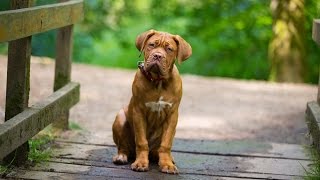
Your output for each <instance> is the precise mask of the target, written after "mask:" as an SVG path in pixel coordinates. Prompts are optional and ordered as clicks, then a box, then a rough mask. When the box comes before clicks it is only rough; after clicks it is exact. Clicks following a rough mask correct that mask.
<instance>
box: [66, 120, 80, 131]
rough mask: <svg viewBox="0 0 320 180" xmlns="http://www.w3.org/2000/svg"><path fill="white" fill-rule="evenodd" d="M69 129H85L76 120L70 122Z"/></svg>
mask: <svg viewBox="0 0 320 180" xmlns="http://www.w3.org/2000/svg"><path fill="white" fill-rule="evenodd" d="M69 129H71V130H83V128H82V127H81V126H80V125H79V124H77V123H76V122H73V121H70V122H69Z"/></svg>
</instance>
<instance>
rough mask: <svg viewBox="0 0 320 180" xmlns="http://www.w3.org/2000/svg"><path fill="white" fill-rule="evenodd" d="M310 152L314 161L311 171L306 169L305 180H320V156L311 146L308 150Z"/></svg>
mask: <svg viewBox="0 0 320 180" xmlns="http://www.w3.org/2000/svg"><path fill="white" fill-rule="evenodd" d="M306 149H307V150H308V151H309V154H310V157H311V159H312V161H313V163H312V164H311V166H310V168H309V170H306V169H305V172H306V174H305V177H304V179H305V180H319V179H320V154H319V152H318V151H317V150H316V148H314V147H312V146H310V147H307V148H306Z"/></svg>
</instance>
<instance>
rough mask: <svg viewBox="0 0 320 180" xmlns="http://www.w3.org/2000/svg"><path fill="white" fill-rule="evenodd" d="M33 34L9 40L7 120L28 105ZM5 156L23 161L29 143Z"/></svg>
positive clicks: (15, 4) (17, 1)
mask: <svg viewBox="0 0 320 180" xmlns="http://www.w3.org/2000/svg"><path fill="white" fill-rule="evenodd" d="M31 5H32V0H14V1H11V9H20V8H27V7H30V6H31ZM30 56H31V36H29V37H25V38H22V39H18V40H15V41H11V42H9V48H8V67H7V89H6V107H5V121H8V120H10V119H11V118H12V117H14V116H15V115H17V114H19V113H21V112H22V111H23V110H24V109H25V108H27V107H28V102H29V89H30ZM23 143H24V144H20V145H21V146H20V147H17V149H16V150H15V152H13V153H11V154H10V155H8V156H7V157H5V158H4V161H5V162H6V163H10V162H13V164H15V165H18V163H23V162H25V161H27V159H28V152H29V144H28V142H26V141H24V142H23Z"/></svg>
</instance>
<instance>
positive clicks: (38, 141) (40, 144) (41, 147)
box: [0, 130, 54, 177]
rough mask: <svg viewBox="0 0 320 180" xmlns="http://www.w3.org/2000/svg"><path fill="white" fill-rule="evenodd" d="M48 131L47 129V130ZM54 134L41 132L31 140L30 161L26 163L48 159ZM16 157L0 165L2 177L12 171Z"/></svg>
mask: <svg viewBox="0 0 320 180" xmlns="http://www.w3.org/2000/svg"><path fill="white" fill-rule="evenodd" d="M45 131H47V130H45ZM53 139H54V136H53V135H52V134H51V133H40V134H38V135H36V136H34V137H33V138H31V139H30V140H29V141H28V142H29V153H28V161H27V163H26V164H28V165H35V164H37V163H40V162H45V161H48V160H49V158H50V157H51V155H52V151H51V149H50V144H51V143H52V142H53ZM13 161H14V159H13V160H12V161H11V162H10V163H9V164H6V165H0V177H4V176H5V175H6V174H7V173H9V172H10V169H11V168H12V163H13Z"/></svg>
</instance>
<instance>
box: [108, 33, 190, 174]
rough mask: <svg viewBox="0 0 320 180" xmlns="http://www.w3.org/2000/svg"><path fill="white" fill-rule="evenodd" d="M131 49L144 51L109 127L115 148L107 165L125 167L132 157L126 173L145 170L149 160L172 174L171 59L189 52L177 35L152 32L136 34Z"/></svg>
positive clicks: (174, 105)
mask: <svg viewBox="0 0 320 180" xmlns="http://www.w3.org/2000/svg"><path fill="white" fill-rule="evenodd" d="M136 47H137V48H138V50H139V51H141V52H143V53H144V63H141V64H139V70H138V71H137V73H136V75H135V78H134V81H133V84H132V97H131V100H130V103H129V105H128V106H127V107H125V108H123V109H121V110H120V112H119V113H118V115H117V116H116V119H115V121H114V124H113V127H112V131H113V140H114V142H115V143H116V145H117V147H118V154H117V155H116V156H114V157H113V162H114V163H115V164H127V163H128V157H132V158H134V157H135V158H136V160H135V162H134V163H133V164H132V165H131V169H132V170H134V171H147V170H148V167H149V157H150V159H152V160H158V161H159V166H160V170H161V171H162V172H165V173H170V174H175V173H178V169H177V167H176V166H175V165H174V162H173V157H172V155H171V147H172V143H173V138H174V135H175V131H176V126H177V122H178V107H179V104H180V100H181V96H182V81H181V78H180V75H179V71H178V69H177V67H176V66H175V60H176V59H177V60H178V61H179V63H180V62H182V61H184V60H186V59H188V58H189V57H190V56H191V54H192V49H191V46H190V45H189V44H188V43H187V42H186V41H185V40H184V39H182V38H181V37H180V36H179V35H172V34H169V33H166V32H158V31H155V30H149V31H147V32H144V33H142V34H140V35H139V36H138V37H137V39H136Z"/></svg>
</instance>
